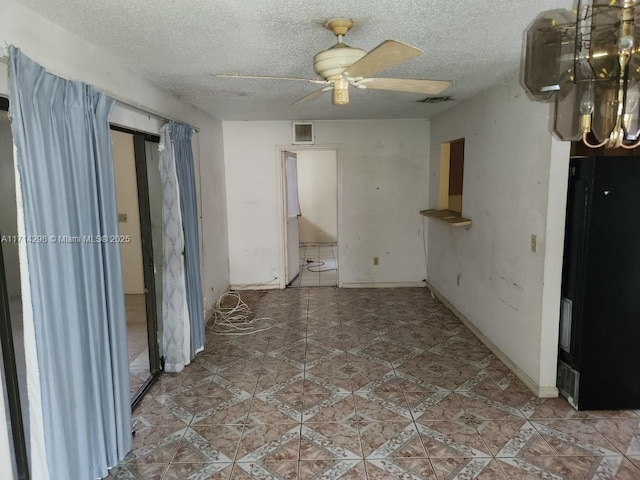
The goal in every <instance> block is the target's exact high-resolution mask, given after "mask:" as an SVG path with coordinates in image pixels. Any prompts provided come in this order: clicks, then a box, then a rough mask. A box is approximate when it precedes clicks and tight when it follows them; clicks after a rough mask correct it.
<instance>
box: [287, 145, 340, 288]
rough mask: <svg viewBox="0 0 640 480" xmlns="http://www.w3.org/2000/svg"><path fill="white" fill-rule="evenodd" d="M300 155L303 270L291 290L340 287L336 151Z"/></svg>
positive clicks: (300, 237)
mask: <svg viewBox="0 0 640 480" xmlns="http://www.w3.org/2000/svg"><path fill="white" fill-rule="evenodd" d="M294 153H295V154H296V155H297V173H298V196H299V201H300V212H301V214H300V216H299V217H298V234H299V259H300V264H299V265H300V269H299V272H298V275H297V277H295V278H294V279H293V281H292V282H291V283H290V285H289V286H291V287H311V286H337V285H338V162H337V151H336V150H334V149H309V150H295V151H294Z"/></svg>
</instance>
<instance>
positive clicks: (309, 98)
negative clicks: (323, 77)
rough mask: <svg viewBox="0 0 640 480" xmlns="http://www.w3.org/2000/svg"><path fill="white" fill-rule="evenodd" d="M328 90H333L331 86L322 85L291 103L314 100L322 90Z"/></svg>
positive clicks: (296, 103)
mask: <svg viewBox="0 0 640 480" xmlns="http://www.w3.org/2000/svg"><path fill="white" fill-rule="evenodd" d="M329 90H333V87H332V86H329V87H324V88H321V89H320V90H316V91H315V92H313V93H310V94H309V95H306V96H304V97H302V98H300V99H298V100H296V101H295V102H293V103H292V104H291V105H298V104H299V103H307V102H310V101H311V100H315V99H316V98H318V97H319V96H320V95H322V94H323V93H324V92H328V91H329Z"/></svg>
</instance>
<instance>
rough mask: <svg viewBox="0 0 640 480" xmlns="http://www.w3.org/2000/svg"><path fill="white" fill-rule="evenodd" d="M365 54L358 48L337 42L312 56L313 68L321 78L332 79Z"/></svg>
mask: <svg viewBox="0 0 640 480" xmlns="http://www.w3.org/2000/svg"><path fill="white" fill-rule="evenodd" d="M366 54H367V52H365V51H364V50H362V49H360V48H353V47H350V46H348V45H346V44H344V43H338V44H336V45H334V46H333V47H331V48H329V49H327V50H323V51H322V52H320V53H318V54H316V56H315V57H313V70H314V71H315V72H316V73H317V74H318V75H320V76H321V77H322V78H324V79H327V80H333V79H334V78H335V77H339V76H340V74H342V72H344V71H345V69H346V68H347V67H350V66H351V65H353V64H354V63H355V62H357V61H358V60H360V59H361V58H362V57H364V56H365V55H366ZM332 77H334V78H332Z"/></svg>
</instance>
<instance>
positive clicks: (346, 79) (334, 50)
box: [214, 18, 451, 105]
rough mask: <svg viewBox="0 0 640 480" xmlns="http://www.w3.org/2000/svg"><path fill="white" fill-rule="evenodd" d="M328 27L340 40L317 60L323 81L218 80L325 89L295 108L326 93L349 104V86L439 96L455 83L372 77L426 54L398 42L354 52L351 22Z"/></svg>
mask: <svg viewBox="0 0 640 480" xmlns="http://www.w3.org/2000/svg"><path fill="white" fill-rule="evenodd" d="M324 26H325V27H326V28H327V29H328V30H331V31H332V32H333V34H334V35H335V36H336V37H338V43H336V44H335V45H334V46H333V47H331V48H329V49H327V50H323V51H322V52H319V53H318V54H316V55H315V57H314V58H313V69H314V71H315V72H316V73H317V74H318V75H319V76H321V77H322V78H323V80H320V79H308V78H294V77H270V76H256V75H236V74H217V75H214V76H215V77H226V78H250V79H266V80H293V81H303V82H310V83H316V84H320V85H324V86H323V87H322V88H321V89H320V90H316V91H315V92H313V93H310V94H309V95H306V96H304V97H302V98H301V99H299V100H297V101H296V102H294V103H293V104H294V105H296V104H300V103H305V102H309V101H311V100H314V99H316V98H318V97H319V96H320V95H322V94H323V93H325V92H329V91H333V104H334V105H346V104H348V103H349V85H351V86H353V87H356V88H360V89H374V90H393V91H396V92H410V93H424V94H429V95H437V94H439V93H441V92H442V91H443V90H445V89H447V88H448V87H449V86H450V85H451V82H448V81H443V80H422V79H409V78H377V77H376V78H372V77H371V75H373V74H375V73H377V72H380V71H381V70H384V69H386V68H390V67H393V66H395V65H398V64H400V63H402V62H406V61H407V60H411V59H412V58H415V57H417V56H419V55H422V51H421V50H419V49H417V48H415V47H412V46H410V45H406V44H404V43H401V42H397V41H395V40H387V41H385V42H383V43H381V44H380V45H378V46H377V47H376V48H374V49H373V50H371V51H370V52H369V53H367V52H365V51H364V50H362V49H360V48H353V47H350V46H349V45H347V44H346V43H344V42H343V37H344V36H345V35H346V34H347V32H348V31H349V30H350V29H351V27H352V26H353V21H352V20H350V19H348V18H332V19H330V20H327V22H325V24H324Z"/></svg>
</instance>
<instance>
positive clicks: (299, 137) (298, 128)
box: [291, 122, 316, 145]
mask: <svg viewBox="0 0 640 480" xmlns="http://www.w3.org/2000/svg"><path fill="white" fill-rule="evenodd" d="M292 126H293V130H292V132H293V140H292V141H291V144H292V145H313V144H314V143H316V134H315V131H314V124H313V122H293V124H292Z"/></svg>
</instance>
